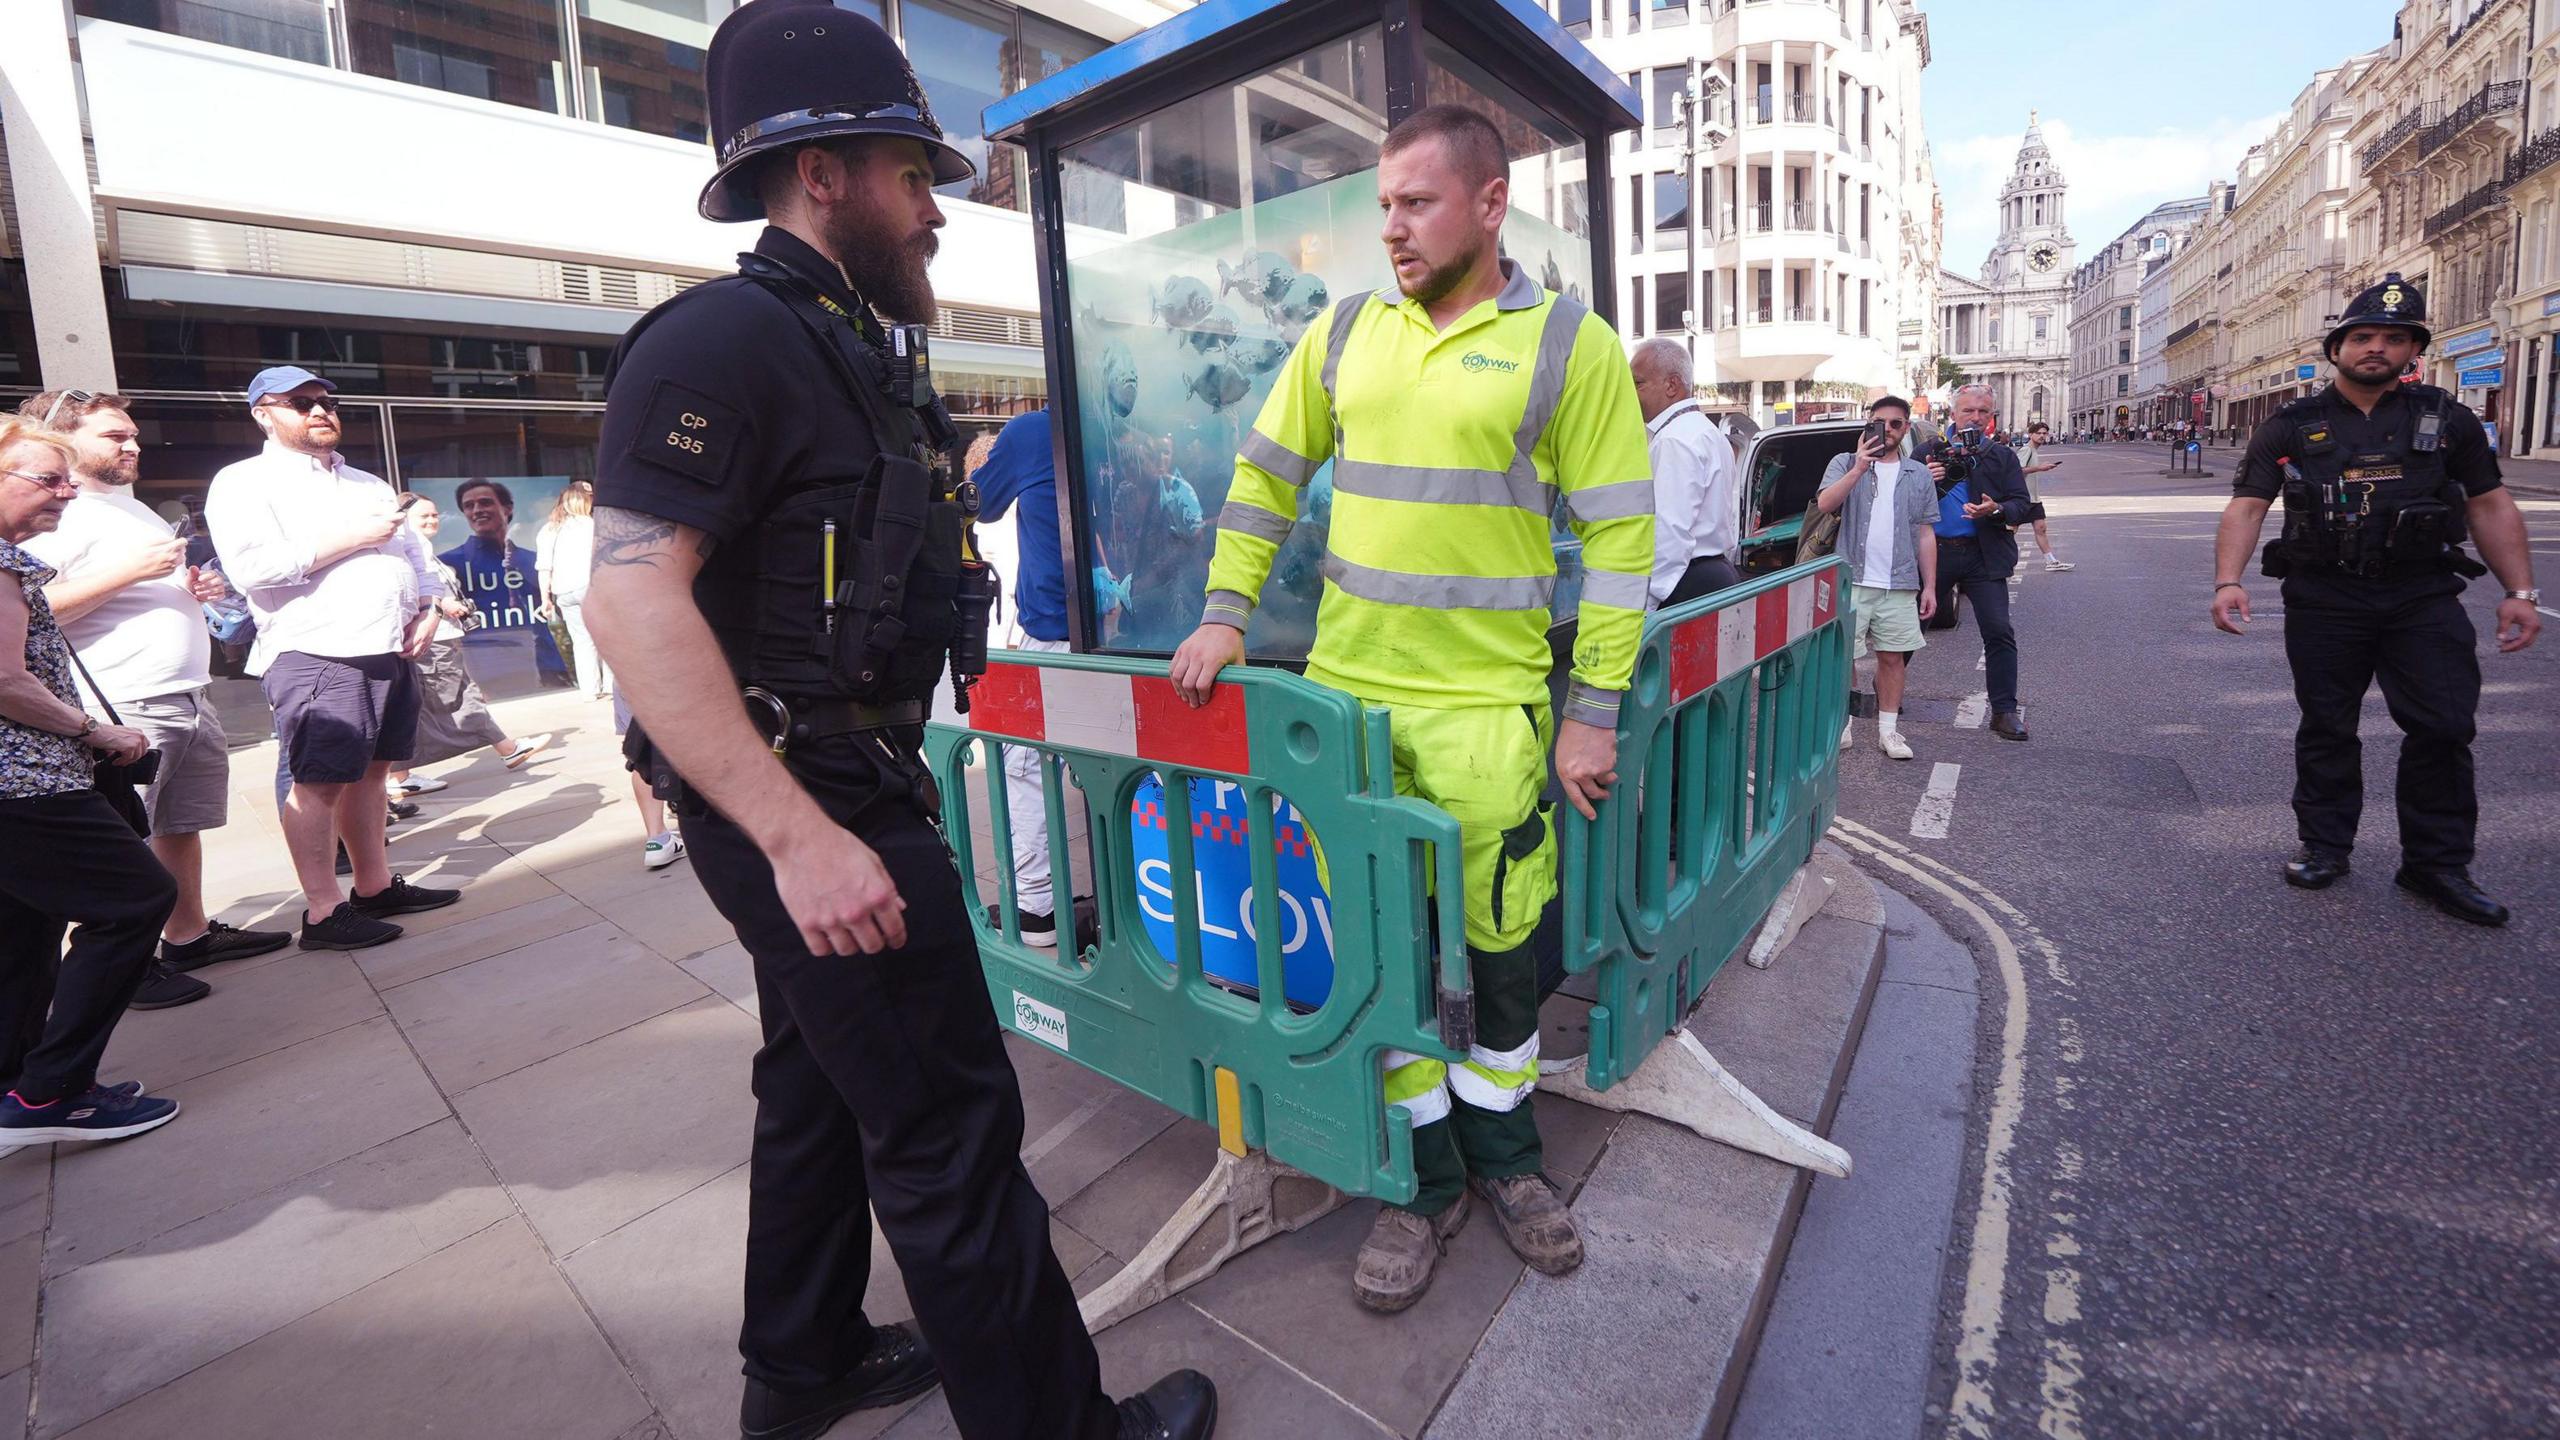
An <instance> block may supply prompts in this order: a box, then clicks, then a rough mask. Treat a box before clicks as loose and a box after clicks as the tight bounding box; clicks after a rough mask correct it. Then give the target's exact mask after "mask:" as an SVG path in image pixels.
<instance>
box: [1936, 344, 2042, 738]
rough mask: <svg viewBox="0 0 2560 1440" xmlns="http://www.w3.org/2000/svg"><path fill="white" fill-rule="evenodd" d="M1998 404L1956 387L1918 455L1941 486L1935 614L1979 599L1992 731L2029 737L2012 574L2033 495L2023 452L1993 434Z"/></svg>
mask: <svg viewBox="0 0 2560 1440" xmlns="http://www.w3.org/2000/svg"><path fill="white" fill-rule="evenodd" d="M1999 413H2000V412H1999V409H1998V407H1997V405H1996V403H1995V402H1994V401H1993V400H1992V397H1991V387H1989V386H1987V385H1967V386H1964V387H1963V388H1962V389H1959V390H1957V391H1956V394H1955V410H1954V414H1953V417H1952V418H1951V420H1950V423H1949V426H1948V432H1947V438H1945V439H1944V440H1941V441H1939V442H1937V443H1936V444H1933V445H1930V446H1929V447H1927V448H1926V449H1924V450H1922V451H1921V452H1920V453H1919V455H1918V456H1916V457H1914V458H1916V459H1918V460H1920V461H1921V462H1922V463H1923V464H1925V465H1927V466H1928V467H1929V476H1930V478H1931V479H1932V480H1934V481H1935V482H1936V483H1937V487H1938V523H1937V524H1936V525H1935V526H1934V527H1932V528H1934V529H1935V530H1936V531H1937V535H1938V595H1937V613H1938V617H1939V621H1940V624H1941V626H1947V625H1952V624H1953V623H1954V614H1953V607H1954V604H1955V592H1957V591H1959V590H1961V591H1963V592H1964V598H1966V599H1967V600H1970V601H1972V602H1973V623H1974V625H1975V627H1976V628H1977V629H1979V630H1981V632H1982V661H1983V667H1982V668H1983V671H1984V676H1985V679H1986V681H1987V683H1988V685H1989V687H1990V690H1991V733H1992V734H1994V735H1997V736H1999V737H2000V738H2001V739H2003V740H2024V739H2026V738H2027V726H2026V722H2025V721H2024V720H2021V719H2020V718H2019V717H2018V633H2017V631H2016V630H2014V629H2012V628H2010V625H2009V576H2010V574H2011V572H2013V571H2015V570H2016V569H2017V568H2018V537H2017V535H2016V534H2015V533H2014V532H2015V531H2016V529H2017V527H2019V526H2020V525H2024V524H2026V523H2027V522H2028V518H2029V516H2030V514H2031V513H2032V511H2033V508H2034V501H2033V500H2031V499H2030V498H2029V497H2028V494H2027V477H2026V475H2025V473H2024V472H2023V471H2022V470H2021V469H2020V468H2019V465H2018V457H2017V456H2016V455H2015V454H2013V453H2012V452H2011V451H2010V449H2009V447H2008V446H2006V445H1997V444H1993V443H1991V442H1990V441H1989V440H1988V438H1987V437H1988V436H1989V435H1990V434H1991V433H1992V430H1993V428H1994V426H1995V425H1996V424H1997V422H1998V420H1999Z"/></svg>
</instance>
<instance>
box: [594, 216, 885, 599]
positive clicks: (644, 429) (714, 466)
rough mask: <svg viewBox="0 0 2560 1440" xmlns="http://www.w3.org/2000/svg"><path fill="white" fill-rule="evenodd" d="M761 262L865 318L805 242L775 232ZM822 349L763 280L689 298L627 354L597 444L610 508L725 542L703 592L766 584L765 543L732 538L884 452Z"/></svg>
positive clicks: (603, 497)
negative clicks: (761, 561) (818, 480)
mask: <svg viewBox="0 0 2560 1440" xmlns="http://www.w3.org/2000/svg"><path fill="white" fill-rule="evenodd" d="M756 253H758V254H760V255H764V256H767V257H769V258H771V259H774V260H778V261H780V262H781V263H783V264H785V265H788V266H790V267H791V268H792V269H793V270H794V271H795V272H797V273H799V274H800V275H802V276H804V277H806V278H807V279H808V281H809V282H810V283H811V284H812V285H815V286H817V287H818V288H819V289H820V290H821V291H822V292H824V293H825V294H826V295H827V296H828V297H829V298H831V299H833V300H834V301H835V302H836V303H837V304H839V305H841V306H843V307H844V308H845V309H846V310H848V311H854V312H856V313H860V307H859V302H858V301H857V300H855V298H854V297H853V295H852V294H851V292H850V291H848V290H847V289H846V287H845V285H844V282H843V279H842V277H841V276H840V275H839V274H838V273H837V271H836V267H835V266H834V265H833V264H832V263H830V262H829V261H827V260H826V259H825V258H824V257H823V256H821V255H819V254H818V252H817V251H815V250H813V249H811V248H809V246H808V245H807V244H805V243H803V242H802V241H801V240H800V239H799V238H798V237H796V236H793V235H791V234H789V233H788V232H786V231H783V230H778V229H774V228H771V227H768V228H767V229H766V230H765V232H764V234H763V235H762V236H761V237H759V238H758V239H757V241H756ZM817 345H818V341H817V340H816V338H815V337H813V336H811V335H810V334H809V332H808V330H807V329H806V327H804V326H803V325H802V324H801V322H800V320H799V318H798V317H797V316H796V315H794V314H793V313H792V312H791V310H790V309H789V308H788V307H787V306H785V305H784V304H783V302H782V301H781V300H780V299H778V298H776V297H775V296H774V295H773V294H772V293H771V292H769V291H767V290H766V289H765V288H764V287H763V286H762V285H758V284H754V283H734V282H733V283H728V284H724V285H722V287H721V290H720V291H719V292H716V293H712V294H707V295H702V296H698V297H686V298H683V299H679V300H677V301H676V302H674V303H673V305H672V307H671V308H670V309H668V310H667V312H666V313H665V314H663V315H660V316H658V317H657V318H656V319H655V320H653V321H651V322H650V323H649V324H648V325H647V326H646V327H645V328H644V329H642V330H641V332H640V333H639V334H638V335H636V336H634V337H632V338H631V339H630V340H628V341H626V342H625V344H624V347H623V349H622V351H621V352H620V353H619V354H618V355H617V356H616V358H615V361H614V371H613V385H612V388H611V390H610V392H609V393H608V394H607V396H606V399H605V412H604V427H603V433H602V435H601V436H600V437H599V439H598V442H597V453H596V480H595V485H596V504H597V505H598V506H601V507H610V508H612V509H617V510H633V511H638V512H639V513H641V514H644V515H654V516H656V517H658V518H659V519H662V520H672V521H674V522H676V523H677V524H679V525H686V526H690V527H692V528H694V529H696V530H700V531H702V532H703V533H704V534H706V535H708V536H710V537H711V538H712V539H713V540H714V541H717V542H720V543H719V544H717V545H716V546H715V547H714V548H713V550H712V552H711V557H710V558H709V559H708V560H707V561H705V562H704V564H703V569H702V576H701V579H700V580H699V581H698V582H697V585H696V589H697V593H700V592H707V591H712V590H714V589H725V588H727V587H730V586H736V585H741V584H742V583H743V582H746V581H748V580H750V579H752V578H753V567H754V547H753V546H750V545H731V544H729V543H727V542H729V541H733V540H737V539H739V538H740V537H741V536H743V535H745V534H746V533H747V532H748V531H749V530H751V529H752V528H753V527H754V526H755V524H756V523H757V522H758V521H759V520H761V519H762V518H763V516H764V514H765V512H766V510H768V509H769V508H770V507H771V506H772V504H773V502H774V501H775V500H776V499H777V498H779V497H780V496H781V495H782V494H783V493H785V492H786V491H787V490H790V489H795V488H797V487H798V486H799V485H801V484H803V483H805V482H806V481H807V480H808V479H810V478H812V477H815V476H821V475H827V474H830V473H831V472H833V471H835V470H838V469H841V468H842V467H843V466H844V465H845V457H847V456H854V455H868V454H869V453H871V451H872V450H873V449H874V448H875V442H874V441H873V440H872V438H871V425H870V422H869V421H868V420H867V419H866V418H865V416H864V415H863V413H862V411H861V410H860V409H858V408H856V405H855V402H854V400H853V398H852V397H851V396H849V395H847V394H845V392H844V383H843V381H842V380H840V379H839V378H838V375H837V371H836V369H835V367H834V366H833V365H832V364H830V363H829V362H828V361H827V359H826V358H825V356H824V353H823V352H821V351H819V350H818V349H817V348H816V347H817ZM821 467H823V468H821Z"/></svg>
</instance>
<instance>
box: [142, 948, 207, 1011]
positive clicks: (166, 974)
mask: <svg viewBox="0 0 2560 1440" xmlns="http://www.w3.org/2000/svg"><path fill="white" fill-rule="evenodd" d="M212 993H213V987H212V986H210V985H207V984H206V983H204V982H203V981H201V980H199V979H197V978H196V977H194V976H193V975H181V974H179V973H178V972H177V971H175V970H172V969H170V968H169V966H168V962H166V961H162V960H154V961H152V962H151V973H149V974H147V975H145V976H143V977H142V988H141V989H139V990H136V991H134V992H133V998H132V999H130V1000H127V1001H126V1002H124V1008H126V1009H127V1010H174V1009H176V1008H177V1007H179V1006H181V1005H193V1004H194V1003H196V1002H197V1001H199V1000H201V999H203V998H204V997H206V996H207V995H210V994H212Z"/></svg>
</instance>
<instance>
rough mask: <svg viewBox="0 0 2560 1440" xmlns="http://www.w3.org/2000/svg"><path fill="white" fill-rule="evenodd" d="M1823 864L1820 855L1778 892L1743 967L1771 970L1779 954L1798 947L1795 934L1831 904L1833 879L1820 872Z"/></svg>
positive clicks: (1803, 865) (1803, 866)
mask: <svg viewBox="0 0 2560 1440" xmlns="http://www.w3.org/2000/svg"><path fill="white" fill-rule="evenodd" d="M1821 864H1822V861H1821V857H1820V856H1818V855H1817V856H1816V857H1815V858H1813V859H1811V860H1807V861H1806V862H1804V864H1802V865H1801V866H1798V867H1797V869H1796V873H1795V875H1794V877H1793V878H1792V879H1790V880H1788V881H1787V888H1786V889H1784V890H1781V891H1779V892H1778V898H1777V901H1776V903H1774V904H1772V905H1771V906H1770V907H1769V915H1768V918H1767V919H1765V920H1762V921H1761V922H1760V938H1759V939H1757V940H1754V941H1752V942H1751V949H1750V952H1749V953H1747V954H1745V955H1744V956H1743V957H1742V959H1743V963H1745V964H1747V965H1749V966H1750V967H1751V968H1752V969H1754V970H1766V969H1768V968H1769V962H1770V961H1772V960H1774V959H1776V958H1778V952H1779V951H1781V950H1784V949H1786V948H1787V947H1788V946H1789V945H1792V944H1794V943H1795V939H1796V932H1797V931H1799V930H1802V929H1803V928H1804V924H1805V922H1806V921H1808V920H1810V919H1812V918H1813V917H1814V916H1816V915H1819V914H1821V913H1822V907H1823V906H1824V905H1827V904H1829V903H1830V901H1831V886H1832V879H1831V877H1830V876H1829V875H1826V874H1824V873H1823V872H1822V870H1821V869H1820V868H1819V867H1820V866H1821Z"/></svg>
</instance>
